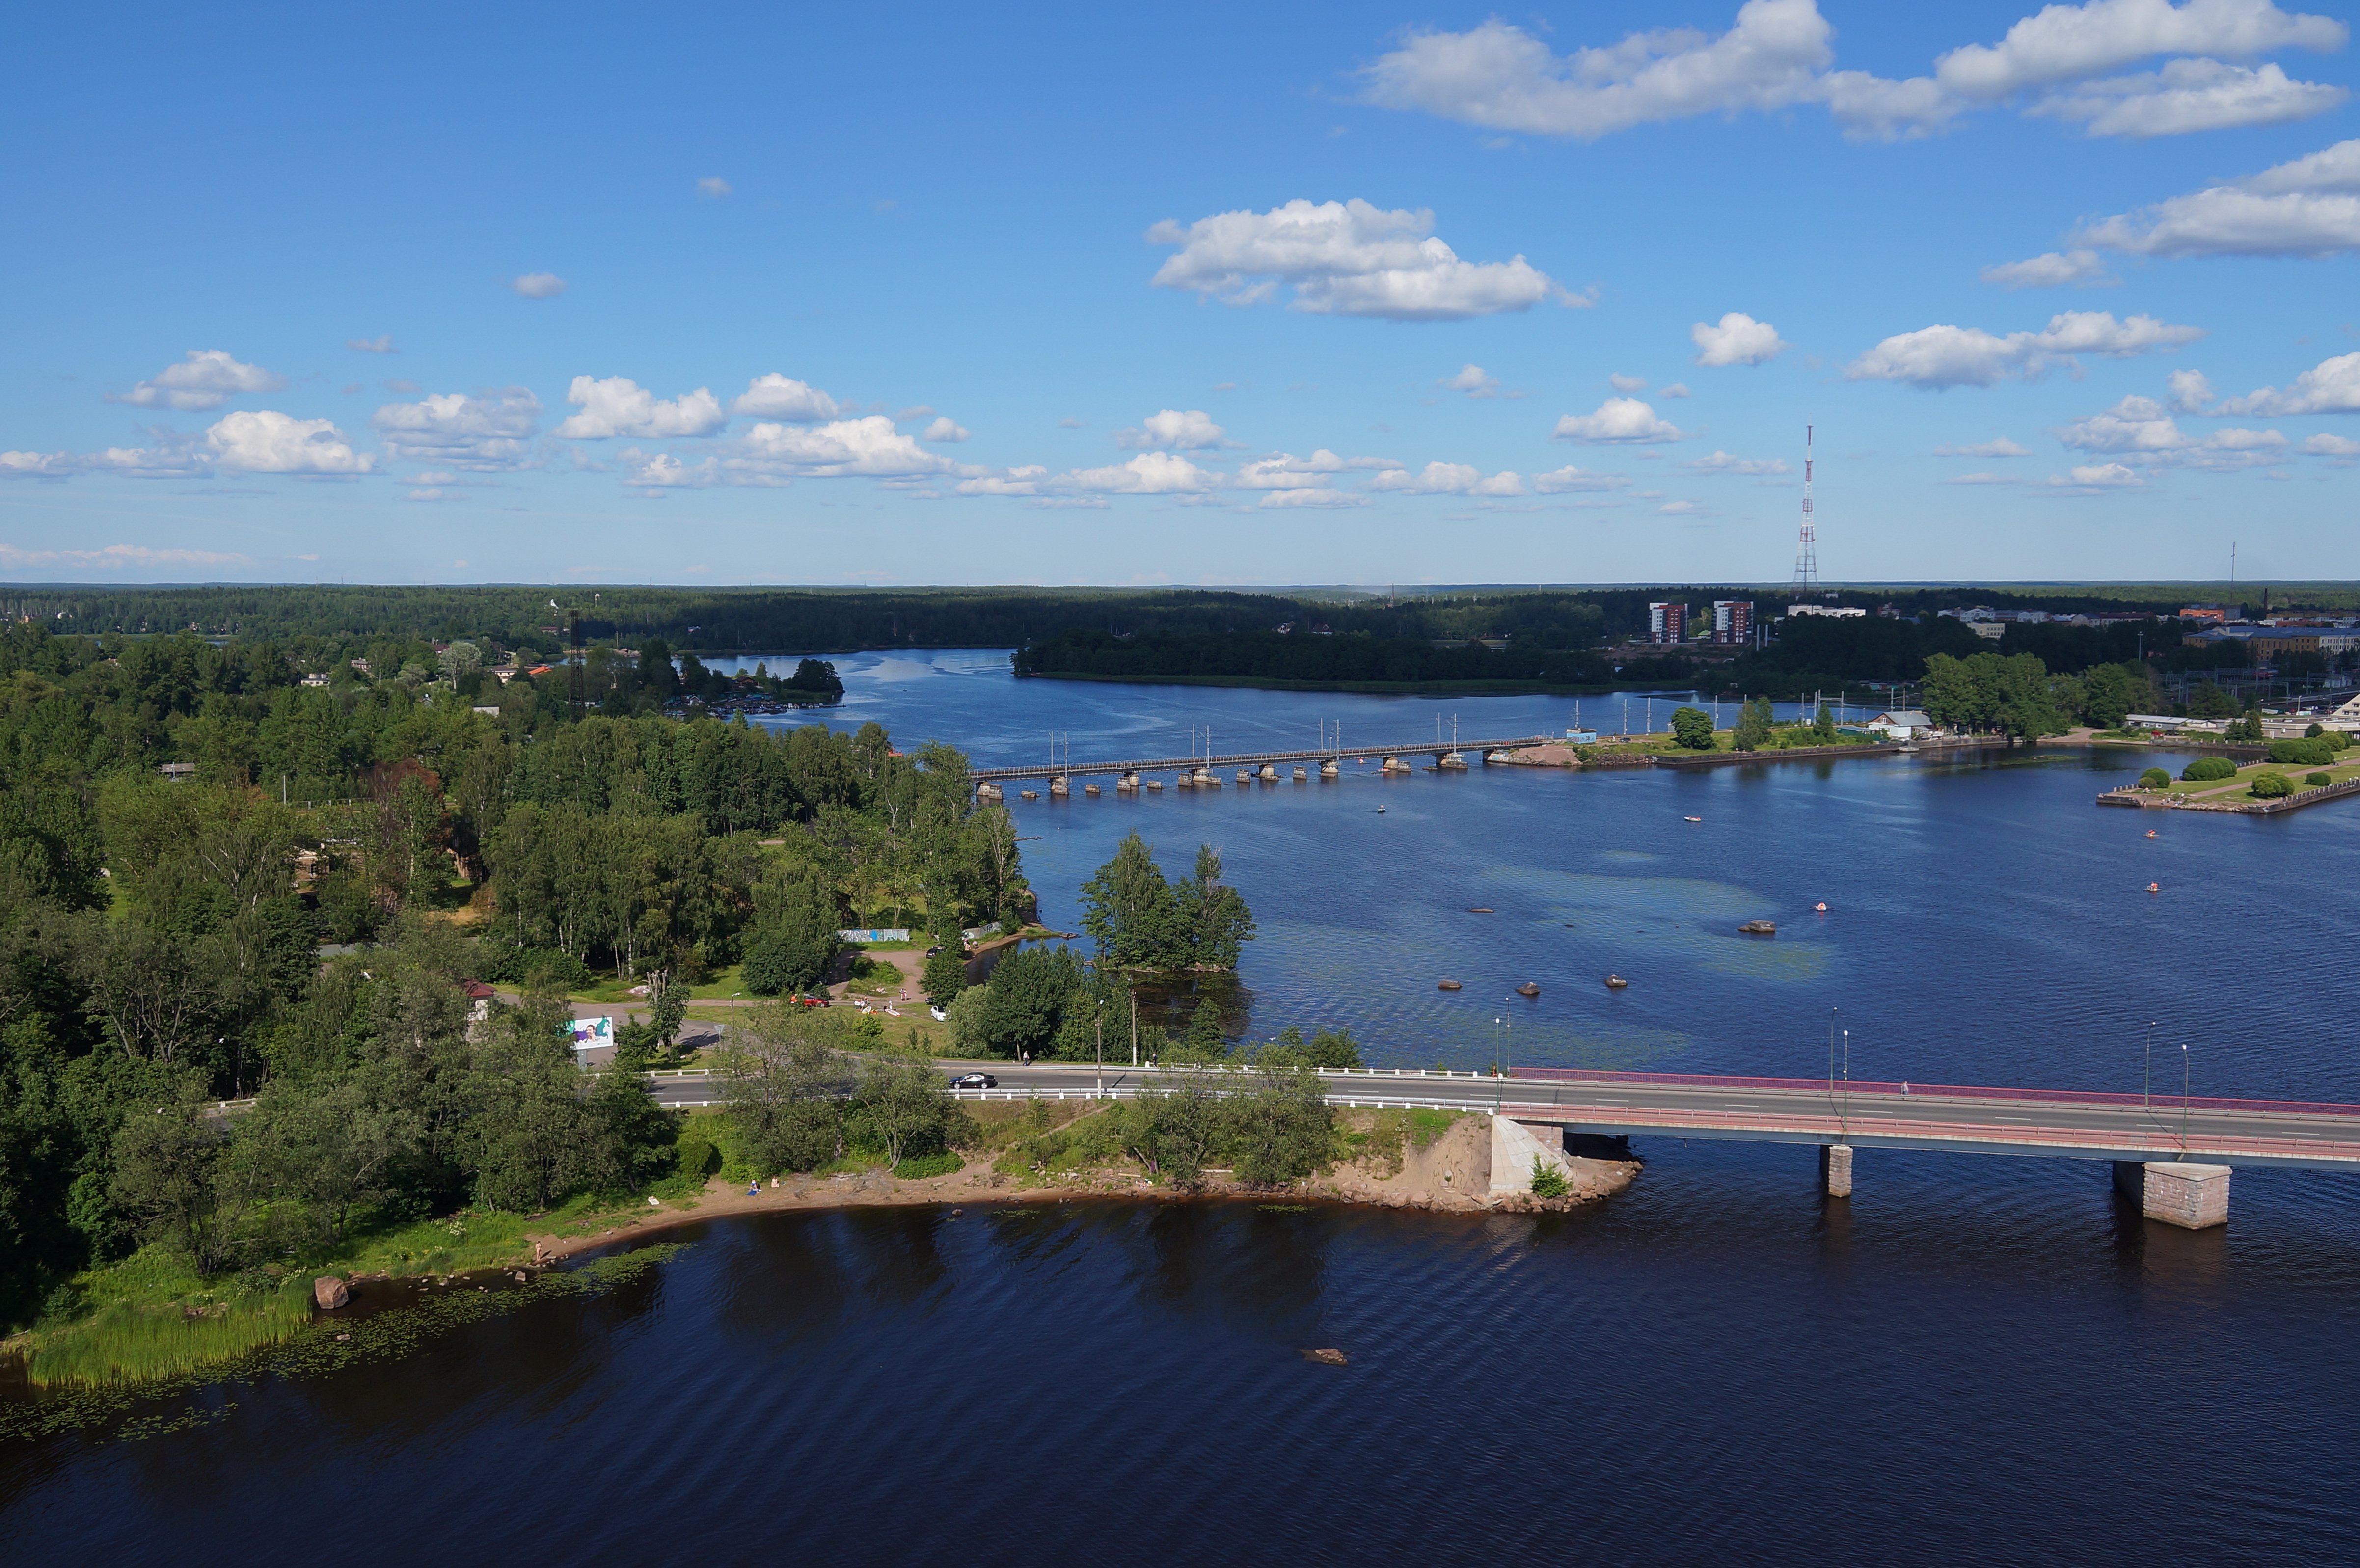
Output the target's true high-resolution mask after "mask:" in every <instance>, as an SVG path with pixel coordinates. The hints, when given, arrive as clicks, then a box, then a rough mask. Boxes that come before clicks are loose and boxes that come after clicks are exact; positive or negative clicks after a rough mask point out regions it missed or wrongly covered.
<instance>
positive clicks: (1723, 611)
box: [1712, 599, 1754, 648]
mask: <svg viewBox="0 0 2360 1568" xmlns="http://www.w3.org/2000/svg"><path fill="white" fill-rule="evenodd" d="M1712 640H1713V641H1715V642H1717V643H1721V644H1724V645H1734V646H1736V647H1739V648H1743V647H1744V646H1746V645H1747V644H1748V643H1751V642H1752V641H1753V640H1754V601H1753V600H1751V599H1715V600H1714V601H1713V602H1712Z"/></svg>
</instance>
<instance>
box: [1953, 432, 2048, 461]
mask: <svg viewBox="0 0 2360 1568" xmlns="http://www.w3.org/2000/svg"><path fill="white" fill-rule="evenodd" d="M1934 455H1935V456H1936V457H2029V456H2031V455H2032V454H2031V452H2029V451H2028V450H2027V449H2026V448H2024V447H2020V446H2018V445H2016V443H2015V442H2014V441H2010V440H2008V439H2007V438H2006V437H2005V436H1999V437H1996V438H1994V440H1991V441H1977V442H1975V443H1974V444H1973V445H1972V446H1938V447H1936V448H1935V449H1934Z"/></svg>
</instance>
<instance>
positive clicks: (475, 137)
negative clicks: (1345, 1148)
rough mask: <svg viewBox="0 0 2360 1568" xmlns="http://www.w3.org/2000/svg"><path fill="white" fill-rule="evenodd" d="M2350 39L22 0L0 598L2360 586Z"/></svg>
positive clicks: (1758, 6) (1653, 14)
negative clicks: (227, 588)
mask: <svg viewBox="0 0 2360 1568" xmlns="http://www.w3.org/2000/svg"><path fill="white" fill-rule="evenodd" d="M2349 23H2350V15H2349V9H2348V8H2330V7H2317V8H2313V9H2311V10H2305V9H2301V8H2299V7H2292V6H2289V7H2280V6H2277V5H2271V4H2268V3H2267V0H2182V3H2181V4H2180V5H2172V4H2169V0H2092V3H2090V4H2087V5H2080V6H2051V7H2049V8H2048V9H2047V10H2038V9H2037V8H2031V9H2028V8H2027V6H2025V5H2022V4H2021V3H2018V4H2014V5H1984V4H1961V5H1922V6H1894V5H1867V4H1854V3H1852V0H1817V3H1816V4H1814V3H1813V0H1752V3H1750V4H1745V5H1738V4H1734V3H1732V0H1675V3H1672V4H1665V5H1619V6H1598V5H1592V6H1580V7H1576V6H1569V5H1558V6H1556V7H1553V8H1544V9H1540V10H1534V11H1519V12H1515V13H1513V14H1511V13H1507V12H1492V11H1490V10H1487V9H1484V8H1482V7H1480V6H1446V7H1440V8H1436V7H1431V6H1429V7H1427V8H1423V9H1415V10H1410V9H1399V10H1392V11H1387V10H1383V9H1380V8H1375V7H1370V6H1365V5H1362V6H1320V5H1292V6H1268V5H1258V6H1252V7H1247V6H1224V5H1205V6H1198V7H1194V8H1191V9H1190V10H1189V11H1187V12H1186V13H1185V14H1177V13H1169V12H1164V11H1154V10H1138V11H1132V10H1127V9H1124V8H1120V7H1070V8H1066V9H1064V10H1051V9H1042V10H1038V11H1034V12H1032V13H1028V14H1024V15H1022V16H1013V17H1011V16H996V15H990V14H986V13H984V12H982V11H979V10H978V8H975V7H948V6H944V7H929V6H923V5H918V6H905V7H896V8H892V9H890V10H875V9H873V8H872V9H871V10H869V11H866V12H863V13H861V14H858V15H852V14H847V13H846V12H845V11H844V10H842V9H839V8H831V9H826V10H823V9H821V8H817V7H807V8H797V7H775V6H772V7H759V8H757V7H737V6H722V5H713V6H705V7H694V8H683V9H681V10H678V11H676V12H672V13H666V14H663V15H661V16H656V15H655V14H652V13H649V12H647V11H645V10H644V9H643V8H628V9H627V8H622V7H598V6H587V7H584V6H577V7H570V8H567V9H565V10H564V11H563V12H560V11H557V10H554V9H548V8H533V9H527V8H522V7H509V8H505V9H500V8H492V9H485V8H466V9H461V8H457V7H443V6H434V5H419V6H411V7H407V8H404V9H403V10H401V11H400V12H399V14H394V13H386V12H382V11H379V12H352V11H338V10H336V9H334V8H330V9H328V10H324V11H323V10H321V9H319V8H316V7H305V8H300V9H299V8H295V7H271V6H247V7H242V8H239V9H238V10H236V11H235V13H218V12H216V13H201V12H196V11H191V10H189V9H187V8H184V7H163V6H150V7H146V8H144V10H133V11H124V12H105V13H102V12H94V11H91V10H88V9H87V8H81V9H77V8H71V7H55V8H51V10H50V11H49V12H48V13H44V14H41V15H38V16H34V15H28V16H26V17H24V18H21V19H20V20H19V21H18V22H17V23H16V24H15V29H14V32H13V34H12V55H13V57H14V60H13V65H14V69H13V70H12V71H11V73H10V82H9V91H8V93H6V94H5V102H0V173H5V186H0V201H5V210H6V212H7V223H6V224H5V244H0V321H5V332H0V343H5V350H0V576H5V578H7V579H10V580H16V581H60V580H68V581H91V580H122V581H139V582H161V581H181V580H186V581H214V580H255V581H315V580H324V581H331V582H333V581H339V580H346V581H355V582H360V581H377V582H426V581H439V582H473V581H519V580H523V581H552V582H564V581H593V582H595V581H635V582H678V583H847V584H850V583H1167V582H1168V583H1372V584H1382V583H1393V582H1398V583H1418V582H1536V581H1550V582H1567V581H1578V582H1606V581H1637V580H1773V581H1775V580H1783V579H1784V578H1785V577H1786V576H1787V575H1788V573H1789V572H1790V571H1791V568H1792V564H1793V558H1794V545H1795V528H1796V523H1797V515H1798V510H1799V503H1800V497H1801V492H1800V485H1799V480H1800V476H1801V467H1802V439H1803V428H1804V425H1805V424H1806V422H1807V421H1808V422H1810V423H1812V424H1815V425H1816V426H1817V429H1818V448H1817V452H1818V463H1819V468H1818V474H1817V479H1818V486H1817V490H1818V494H1817V500H1818V510H1819V535H1820V546H1819V555H1820V564H1821V571H1822V574H1823V575H1824V576H1826V577H1827V578H1829V579H1831V580H1880V579H1881V580H1895V579H1904V580H1919V579H1934V578H1983V579H2038V578H2090V577H2094V578H2117V579H2119V578H2180V577H2200V578H2202V577H2218V576H2220V575H2221V574H2223V572H2225V571H2226V569H2227V566H2228V556H2229V550H2230V546H2231V544H2232V542H2233V541H2234V542H2235V544H2236V546H2237V550H2238V563H2239V575H2240V576H2241V577H2251V578H2254V579H2256V580H2261V579H2267V578H2273V577H2275V578H2280V579H2293V578H2350V577H2360V538H2355V528H2354V527H2353V526H2352V520H2353V517H2354V512H2355V500H2360V467H2355V459H2360V417H2355V416H2356V415H2360V289H2355V264H2354V253H2355V250H2360V114H2355V106H2354V103H2353V102H2352V100H2351V94H2350V88H2351V84H2352V82H2353V80H2354V75H2355V72H2354V63H2353V61H2354V56H2353V49H2352V46H2351V42H2350V38H2349V34H2350V26H2349Z"/></svg>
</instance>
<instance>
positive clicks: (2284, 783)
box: [2254, 773, 2294, 800]
mask: <svg viewBox="0 0 2360 1568" xmlns="http://www.w3.org/2000/svg"><path fill="white" fill-rule="evenodd" d="M2293 793H2294V780H2293V779H2289V778H2288V777H2287V776H2286V775H2285V774H2283V773H2256V774H2255V775H2254V799H2256V800H2278V799H2280V798H2282V797H2284V796H2287V795H2291V794H2293Z"/></svg>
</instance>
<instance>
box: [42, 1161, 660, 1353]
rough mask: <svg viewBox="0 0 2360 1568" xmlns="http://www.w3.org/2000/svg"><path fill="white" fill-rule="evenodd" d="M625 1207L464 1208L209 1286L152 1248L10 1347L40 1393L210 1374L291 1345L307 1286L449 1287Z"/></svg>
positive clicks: (70, 1292)
mask: <svg viewBox="0 0 2360 1568" xmlns="http://www.w3.org/2000/svg"><path fill="white" fill-rule="evenodd" d="M644 1203H645V1199H644V1198H637V1197H634V1198H630V1199H627V1200H620V1201H618V1200H615V1199H611V1198H610V1199H600V1198H594V1197H586V1196H585V1197H581V1198H576V1199H574V1201H573V1202H571V1203H567V1204H565V1205H564V1206H563V1208H560V1209H556V1210H553V1211H552V1212H550V1213H548V1214H541V1215H537V1216H534V1217H532V1218H530V1219H528V1218H527V1217H526V1216H525V1215H523V1214H508V1213H504V1212H501V1211H497V1210H487V1209H468V1210H464V1211H462V1212H461V1213H459V1214H452V1215H448V1216H445V1217H443V1218H441V1219H429V1220H419V1221H415V1222H412V1223H409V1224H404V1225H388V1226H386V1227H384V1228H382V1229H378V1230H375V1231H370V1232H362V1233H357V1234H355V1236H352V1237H350V1238H349V1239H348V1240H346V1241H345V1242H344V1243H343V1244H342V1245H340V1246H337V1247H333V1248H331V1249H328V1250H326V1251H324V1252H322V1253H319V1254H317V1255H315V1256H314V1257H312V1258H311V1259H310V1260H309V1261H307V1262H305V1263H302V1264H296V1263H291V1262H290V1263H285V1264H280V1263H272V1264H267V1265H265V1266H263V1267H261V1268H259V1269H250V1270H246V1271H244V1272H240V1273H235V1274H219V1275H215V1276H213V1277H212V1278H211V1279H207V1278H204V1277H202V1276H200V1275H199V1274H198V1273H197V1272H196V1271H195V1269H192V1268H191V1267H190V1266H189V1265H188V1264H187V1263H186V1262H184V1261H183V1260H181V1259H180V1258H175V1257H173V1256H171V1255H170V1254H169V1253H166V1252H164V1251H162V1250H161V1249H159V1248H158V1247H142V1248H141V1249H140V1250H139V1251H137V1252H136V1253H134V1254H132V1255H131V1256H130V1257H129V1258H125V1259H123V1260H122V1261H121V1262H119V1263H114V1264H109V1265H107V1266H105V1267H104V1268H99V1269H90V1270H87V1271H86V1272H84V1273H82V1274H80V1275H77V1276H76V1277H75V1278H74V1279H72V1280H71V1282H70V1283H69V1284H68V1285H67V1286H66V1287H65V1289H64V1290H61V1291H60V1292H59V1294H58V1296H57V1297H56V1298H55V1299H54V1300H53V1301H52V1304H51V1306H50V1308H49V1311H48V1312H45V1313H44V1314H43V1319H42V1321H41V1322H40V1323H38V1324H37V1325H35V1326H34V1327H33V1328H32V1329H30V1330H28V1331H27V1332H26V1333H24V1334H18V1335H16V1336H15V1337H14V1338H12V1339H10V1340H8V1341H6V1342H5V1349H6V1350H9V1351H13V1352H15V1353H16V1355H17V1356H21V1357H22V1358H23V1361H24V1365H25V1375H26V1377H27V1380H28V1381H29V1382H31V1383H32V1384H33V1385H34V1386H35V1387H38V1388H49V1387H57V1386H60V1385H75V1386H95V1385H103V1384H117V1383H120V1384H126V1385H128V1384H142V1383H149V1382H154V1381H156V1380H158V1379H159V1378H171V1377H181V1376H185V1375H188V1374H191V1373H194V1372H198V1371H202V1369H204V1368H206V1367H216V1366H219V1365H222V1364H224V1363H226V1362H230V1361H234V1360H235V1359H236V1358H238V1357H240V1356H247V1355H250V1354H252V1353H253V1352H255V1351H257V1350H259V1349H263V1348H265V1347H268V1346H269V1345H278V1344H280V1343H283V1342H285V1341H287V1340H290V1339H292V1338H294V1337H295V1336H296V1335H297V1334H300V1333H302V1332H303V1331H304V1330H306V1329H307V1328H309V1327H310V1326H311V1323H312V1319H313V1307H312V1302H311V1282H312V1281H313V1280H315V1279H319V1278H320V1277H321V1276H322V1275H323V1274H338V1275H359V1274H368V1275H383V1276H387V1277H388V1278H391V1279H447V1278H449V1277H451V1276H453V1275H457V1274H466V1273H471V1272H475V1271H477V1270H481V1269H496V1268H502V1267H513V1266H516V1265H519V1264H524V1263H529V1262H530V1261H531V1258H532V1244H531V1242H530V1241H529V1240H527V1239H526V1232H527V1231H528V1230H530V1231H532V1232H534V1233H537V1234H540V1235H544V1236H546V1235H552V1234H555V1235H561V1236H562V1235H581V1234H585V1233H587V1232H588V1231H590V1230H592V1229H594V1228H596V1227H598V1226H599V1225H603V1224H604V1223H605V1222H606V1221H607V1220H608V1219H610V1218H611V1217H613V1216H614V1215H615V1214H617V1213H618V1212H623V1211H626V1210H628V1209H632V1208H635V1207H637V1206H639V1205H642V1204H644Z"/></svg>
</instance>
